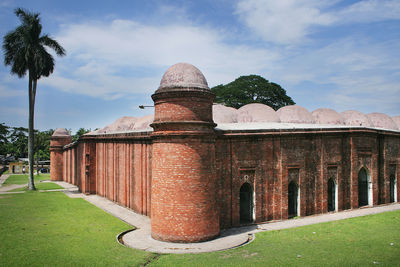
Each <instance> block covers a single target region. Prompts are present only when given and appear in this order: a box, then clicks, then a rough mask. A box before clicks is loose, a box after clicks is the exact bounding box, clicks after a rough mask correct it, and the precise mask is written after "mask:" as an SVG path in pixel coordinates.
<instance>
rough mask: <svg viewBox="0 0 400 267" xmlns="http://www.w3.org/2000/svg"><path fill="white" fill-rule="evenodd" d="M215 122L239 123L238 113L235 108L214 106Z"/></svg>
mask: <svg viewBox="0 0 400 267" xmlns="http://www.w3.org/2000/svg"><path fill="white" fill-rule="evenodd" d="M212 111H213V121H214V122H215V123H235V122H237V116H238V114H237V113H238V111H237V109H235V108H232V107H227V106H224V105H221V104H216V105H213V106H212Z"/></svg>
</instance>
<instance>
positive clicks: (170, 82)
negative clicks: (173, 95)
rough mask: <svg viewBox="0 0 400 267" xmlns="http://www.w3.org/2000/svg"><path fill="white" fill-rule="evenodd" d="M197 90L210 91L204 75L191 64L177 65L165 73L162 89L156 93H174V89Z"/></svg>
mask: <svg viewBox="0 0 400 267" xmlns="http://www.w3.org/2000/svg"><path fill="white" fill-rule="evenodd" d="M182 88H196V89H203V90H210V88H209V87H208V84H207V80H206V78H205V77H204V75H203V73H201V71H200V70H199V69H198V68H196V67H195V66H193V65H191V64H189V63H177V64H175V65H173V66H171V67H169V68H168V69H167V71H166V72H165V73H164V75H163V77H162V79H161V82H160V87H158V90H157V91H156V92H164V91H174V89H175V90H176V89H182Z"/></svg>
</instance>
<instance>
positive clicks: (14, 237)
mask: <svg viewBox="0 0 400 267" xmlns="http://www.w3.org/2000/svg"><path fill="white" fill-rule="evenodd" d="M130 228H131V226H129V225H128V224H126V223H124V222H122V221H120V220H118V219H116V218H114V217H113V216H111V215H109V214H108V213H106V212H104V211H102V210H100V209H98V208H96V207H95V206H93V205H91V204H89V203H88V202H86V201H84V200H83V199H79V198H78V199H71V198H69V197H67V196H66V195H64V194H63V193H61V192H37V191H36V192H27V193H25V194H9V195H0V237H1V242H0V266H141V265H142V264H144V263H146V262H148V263H149V266H372V265H374V261H375V262H377V263H379V266H396V265H397V266H400V211H395V212H387V213H382V214H377V215H371V216H366V217H359V218H353V219H348V220H343V221H336V222H330V223H323V224H318V225H310V226H304V227H299V228H294V229H288V230H281V231H271V232H262V233H258V234H257V235H256V239H255V241H254V242H252V243H250V244H249V245H246V246H244V247H240V248H236V249H232V250H227V251H221V252H214V253H203V254H185V255H174V254H169V255H161V256H159V255H157V254H154V253H148V252H143V251H140V250H134V249H130V248H127V247H124V246H122V245H120V244H118V243H117V242H116V235H117V234H119V233H121V232H122V231H125V230H128V229H130ZM391 243H393V245H391Z"/></svg>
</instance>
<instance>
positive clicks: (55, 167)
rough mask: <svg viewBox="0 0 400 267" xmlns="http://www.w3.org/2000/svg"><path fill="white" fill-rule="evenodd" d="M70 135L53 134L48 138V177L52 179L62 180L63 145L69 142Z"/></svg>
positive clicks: (70, 139)
mask: <svg viewBox="0 0 400 267" xmlns="http://www.w3.org/2000/svg"><path fill="white" fill-rule="evenodd" d="M71 141H72V138H71V137H70V136H62V137H60V136H53V137H51V139H50V158H51V161H50V179H51V180H53V181H62V180H64V177H63V174H64V173H63V171H64V158H63V153H64V152H63V151H64V150H63V147H64V146H65V145H67V144H69V143H71Z"/></svg>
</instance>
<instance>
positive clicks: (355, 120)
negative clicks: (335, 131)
mask: <svg viewBox="0 0 400 267" xmlns="http://www.w3.org/2000/svg"><path fill="white" fill-rule="evenodd" d="M340 115H342V117H343V119H344V124H345V125H349V126H364V127H371V126H372V123H371V121H370V120H369V119H368V117H367V116H366V115H365V114H364V113H362V112H360V111H357V110H346V111H343V112H341V113H340Z"/></svg>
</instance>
